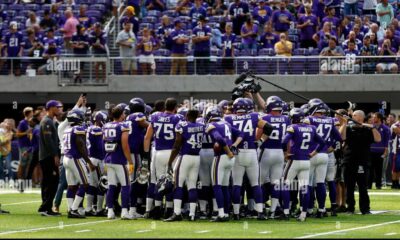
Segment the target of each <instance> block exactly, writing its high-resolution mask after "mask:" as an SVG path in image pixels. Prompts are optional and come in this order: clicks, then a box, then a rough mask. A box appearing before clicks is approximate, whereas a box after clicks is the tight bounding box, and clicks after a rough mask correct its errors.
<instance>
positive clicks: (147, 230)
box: [136, 229, 151, 233]
mask: <svg viewBox="0 0 400 240" xmlns="http://www.w3.org/2000/svg"><path fill="white" fill-rule="evenodd" d="M146 232H151V230H150V229H146V230H139V231H136V233H146Z"/></svg>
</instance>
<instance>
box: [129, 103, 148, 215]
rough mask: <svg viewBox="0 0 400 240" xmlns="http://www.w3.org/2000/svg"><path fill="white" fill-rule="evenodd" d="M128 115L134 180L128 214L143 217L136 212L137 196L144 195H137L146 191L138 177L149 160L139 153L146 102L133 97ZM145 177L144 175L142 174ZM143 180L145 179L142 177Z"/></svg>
mask: <svg viewBox="0 0 400 240" xmlns="http://www.w3.org/2000/svg"><path fill="white" fill-rule="evenodd" d="M129 109H130V113H131V114H130V115H129V116H128V117H127V119H126V123H127V124H128V125H129V128H130V131H129V147H130V149H131V156H132V160H134V162H135V163H134V165H135V169H134V171H133V176H131V179H132V180H133V181H134V182H133V183H132V184H131V207H130V210H129V214H130V215H131V216H133V217H134V218H141V217H143V216H142V215H141V214H139V213H138V212H137V204H138V198H139V197H140V199H143V198H144V196H138V193H139V192H146V190H147V189H144V191H143V189H142V188H146V186H147V182H144V184H141V183H139V181H140V182H141V181H142V180H139V179H138V177H141V176H140V175H141V172H142V170H143V171H144V172H143V173H144V174H145V175H147V173H148V170H149V166H150V165H149V164H150V163H149V162H147V161H145V160H142V157H141V153H142V152H143V141H144V135H145V132H146V129H147V127H148V126H149V122H147V118H146V115H145V114H144V112H145V110H146V104H145V103H144V101H143V99H141V98H133V99H131V101H130V102H129ZM144 177H146V176H144ZM143 181H145V179H143Z"/></svg>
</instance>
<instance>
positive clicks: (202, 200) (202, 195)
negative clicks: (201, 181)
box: [198, 186, 211, 212]
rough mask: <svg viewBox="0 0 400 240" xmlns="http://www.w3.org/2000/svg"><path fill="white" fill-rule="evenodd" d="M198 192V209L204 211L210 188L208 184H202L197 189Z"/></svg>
mask: <svg viewBox="0 0 400 240" xmlns="http://www.w3.org/2000/svg"><path fill="white" fill-rule="evenodd" d="M198 193H199V205H200V211H201V212H206V211H207V202H208V199H210V197H209V196H210V194H211V189H210V187H209V186H202V187H201V189H200V190H199V191H198Z"/></svg>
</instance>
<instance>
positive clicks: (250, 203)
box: [247, 198, 256, 211]
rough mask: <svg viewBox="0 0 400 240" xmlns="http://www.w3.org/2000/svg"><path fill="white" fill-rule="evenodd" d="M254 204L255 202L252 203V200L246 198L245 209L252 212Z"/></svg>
mask: <svg viewBox="0 0 400 240" xmlns="http://www.w3.org/2000/svg"><path fill="white" fill-rule="evenodd" d="M255 204H256V202H255V201H254V199H253V198H248V199H247V208H248V209H249V210H250V211H253V210H254V205H255Z"/></svg>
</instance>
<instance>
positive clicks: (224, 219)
mask: <svg viewBox="0 0 400 240" xmlns="http://www.w3.org/2000/svg"><path fill="white" fill-rule="evenodd" d="M227 221H229V218H227V217H217V218H215V219H212V220H211V222H227Z"/></svg>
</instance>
